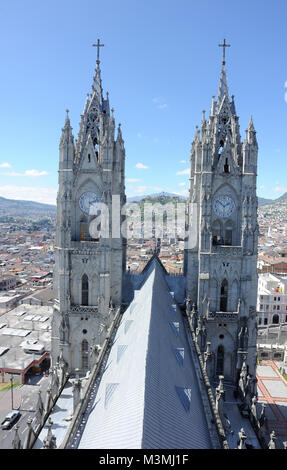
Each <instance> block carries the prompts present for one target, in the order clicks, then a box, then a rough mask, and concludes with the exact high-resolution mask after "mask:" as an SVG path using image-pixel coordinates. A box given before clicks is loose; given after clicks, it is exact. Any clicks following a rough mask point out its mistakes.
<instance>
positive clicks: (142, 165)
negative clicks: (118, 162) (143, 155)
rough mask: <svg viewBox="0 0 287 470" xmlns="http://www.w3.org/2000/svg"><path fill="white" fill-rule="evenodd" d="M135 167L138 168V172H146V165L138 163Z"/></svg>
mask: <svg viewBox="0 0 287 470" xmlns="http://www.w3.org/2000/svg"><path fill="white" fill-rule="evenodd" d="M135 167H136V168H138V169H140V170H146V169H147V168H148V166H147V165H144V164H143V163H140V162H139V163H137V164H136V165H135Z"/></svg>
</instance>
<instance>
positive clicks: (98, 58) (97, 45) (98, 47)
mask: <svg viewBox="0 0 287 470" xmlns="http://www.w3.org/2000/svg"><path fill="white" fill-rule="evenodd" d="M93 46H94V47H96V48H97V49H98V50H97V64H99V63H100V47H104V44H100V40H99V39H98V42H97V44H93Z"/></svg>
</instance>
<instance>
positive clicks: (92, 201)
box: [79, 193, 100, 215]
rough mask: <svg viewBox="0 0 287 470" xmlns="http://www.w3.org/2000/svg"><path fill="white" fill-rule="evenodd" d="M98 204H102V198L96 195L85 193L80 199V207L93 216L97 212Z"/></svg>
mask: <svg viewBox="0 0 287 470" xmlns="http://www.w3.org/2000/svg"><path fill="white" fill-rule="evenodd" d="M97 202H100V198H99V196H97V195H96V193H84V194H82V196H81V197H80V199H79V206H80V209H81V210H82V211H83V212H85V214H88V215H92V214H95V212H96V207H95V206H96V203H97Z"/></svg>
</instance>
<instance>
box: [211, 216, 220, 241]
mask: <svg viewBox="0 0 287 470" xmlns="http://www.w3.org/2000/svg"><path fill="white" fill-rule="evenodd" d="M221 243H222V240H221V223H220V222H219V220H215V221H214V223H213V224H212V244H213V245H220V244H221Z"/></svg>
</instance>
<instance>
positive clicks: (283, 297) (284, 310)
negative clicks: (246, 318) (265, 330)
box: [257, 273, 287, 325]
mask: <svg viewBox="0 0 287 470" xmlns="http://www.w3.org/2000/svg"><path fill="white" fill-rule="evenodd" d="M257 317H258V324H259V325H268V324H270V323H275V324H276V323H286V322H287V276H280V275H278V274H271V273H264V274H259V278H258V295H257Z"/></svg>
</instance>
